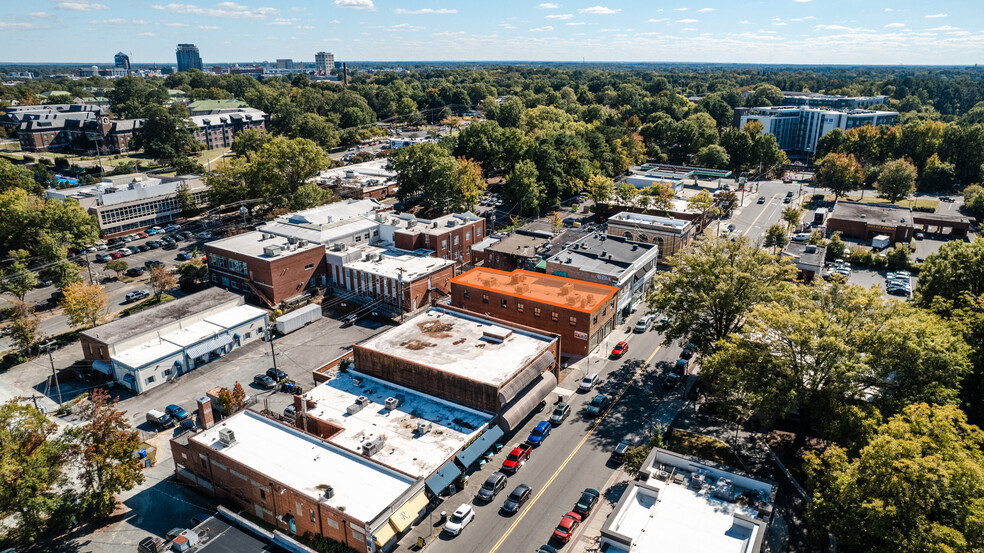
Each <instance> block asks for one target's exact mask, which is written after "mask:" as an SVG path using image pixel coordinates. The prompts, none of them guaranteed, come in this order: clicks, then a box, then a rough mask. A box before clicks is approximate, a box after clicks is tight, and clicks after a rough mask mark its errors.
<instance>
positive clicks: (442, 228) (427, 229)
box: [393, 212, 485, 264]
mask: <svg viewBox="0 0 984 553" xmlns="http://www.w3.org/2000/svg"><path fill="white" fill-rule="evenodd" d="M401 217H403V216H402V215H401ZM402 221H404V223H402V224H401V223H397V224H399V225H400V226H399V227H398V228H396V229H394V231H393V244H394V245H395V246H396V247H397V248H398V249H401V250H410V251H412V250H419V249H426V250H432V251H433V252H434V253H433V254H431V255H433V256H434V257H440V258H443V259H450V260H451V261H454V262H455V263H458V264H461V263H471V261H472V245H474V244H476V243H478V242H481V241H482V238H483V237H484V236H485V219H484V218H482V217H479V216H477V215H475V214H473V213H471V212H467V213H456V214H453V215H445V216H444V217H440V218H438V219H432V220H423V219H412V218H411V219H407V218H403V219H402Z"/></svg>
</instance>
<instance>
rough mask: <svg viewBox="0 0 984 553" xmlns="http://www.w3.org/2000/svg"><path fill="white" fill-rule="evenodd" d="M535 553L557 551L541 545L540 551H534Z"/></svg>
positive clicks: (555, 552)
mask: <svg viewBox="0 0 984 553" xmlns="http://www.w3.org/2000/svg"><path fill="white" fill-rule="evenodd" d="M536 553H557V550H556V549H554V548H553V547H550V546H549V545H541V546H540V549H537V550H536Z"/></svg>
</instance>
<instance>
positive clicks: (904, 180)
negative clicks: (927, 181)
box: [875, 159, 916, 204]
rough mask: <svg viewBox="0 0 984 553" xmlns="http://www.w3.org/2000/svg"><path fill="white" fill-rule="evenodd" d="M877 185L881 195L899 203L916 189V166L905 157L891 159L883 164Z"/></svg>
mask: <svg viewBox="0 0 984 553" xmlns="http://www.w3.org/2000/svg"><path fill="white" fill-rule="evenodd" d="M875 187H876V188H878V196H879V197H882V198H885V199H886V200H888V201H890V202H892V203H893V204H894V203H898V201H899V200H904V199H906V198H908V197H909V196H910V195H912V193H913V192H915V191H916V167H915V166H914V165H913V164H912V163H910V162H909V161H908V160H905V159H896V160H894V161H889V162H888V163H886V164H884V165H882V167H881V171H879V173H878V182H876V183H875Z"/></svg>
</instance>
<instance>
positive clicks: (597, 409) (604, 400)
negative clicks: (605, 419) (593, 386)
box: [585, 394, 611, 417]
mask: <svg viewBox="0 0 984 553" xmlns="http://www.w3.org/2000/svg"><path fill="white" fill-rule="evenodd" d="M610 403H611V400H610V399H608V396H606V395H605V394H598V395H596V396H595V397H594V399H592V400H591V403H589V404H588V409H587V411H586V412H585V413H586V414H587V415H588V416H589V417H597V416H598V415H601V414H602V413H604V412H605V409H608V405H609V404H610Z"/></svg>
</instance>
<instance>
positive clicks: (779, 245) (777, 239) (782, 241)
mask: <svg viewBox="0 0 984 553" xmlns="http://www.w3.org/2000/svg"><path fill="white" fill-rule="evenodd" d="M788 243H789V237H787V236H786V229H784V228H782V225H780V224H778V223H776V224H774V225H772V226H770V227H769V230H767V231H765V240H764V241H763V242H762V245H763V246H764V247H766V248H772V253H773V255H775V253H776V251H777V250H781V249H783V248H785V247H786V244H788Z"/></svg>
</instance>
